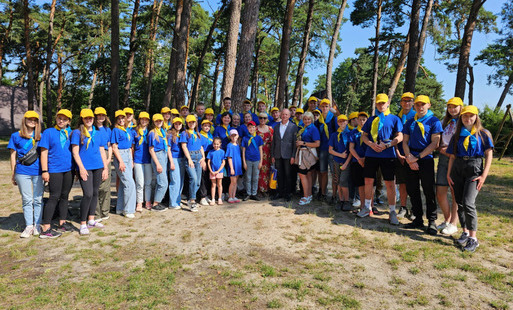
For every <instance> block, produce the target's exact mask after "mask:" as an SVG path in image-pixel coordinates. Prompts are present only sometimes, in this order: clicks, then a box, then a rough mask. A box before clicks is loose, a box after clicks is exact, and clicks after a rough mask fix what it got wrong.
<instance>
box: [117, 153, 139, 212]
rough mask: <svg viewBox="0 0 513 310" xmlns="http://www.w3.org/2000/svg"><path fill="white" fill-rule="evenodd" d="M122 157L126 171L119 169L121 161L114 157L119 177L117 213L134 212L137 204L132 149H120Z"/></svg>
mask: <svg viewBox="0 0 513 310" xmlns="http://www.w3.org/2000/svg"><path fill="white" fill-rule="evenodd" d="M119 154H120V155H121V159H122V160H123V163H125V166H126V169H125V172H121V171H120V170H119V161H118V160H117V158H114V167H115V168H116V173H117V174H118V177H119V189H118V201H117V203H116V213H124V214H134V213H135V204H136V201H137V199H136V194H135V181H134V178H133V167H132V163H133V161H132V150H131V149H125V150H119Z"/></svg>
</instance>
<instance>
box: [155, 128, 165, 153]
mask: <svg viewBox="0 0 513 310" xmlns="http://www.w3.org/2000/svg"><path fill="white" fill-rule="evenodd" d="M154 130H155V133H156V134H157V136H159V137H161V138H162V139H164V149H165V150H166V151H167V139H166V137H165V135H164V133H165V132H162V131H164V130H165V129H164V128H162V127H161V128H158V127H155V129H154Z"/></svg>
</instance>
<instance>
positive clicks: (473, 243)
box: [463, 238, 479, 253]
mask: <svg viewBox="0 0 513 310" xmlns="http://www.w3.org/2000/svg"><path fill="white" fill-rule="evenodd" d="M477 247H479V242H478V241H477V239H475V238H468V241H467V245H465V247H464V248H463V251H467V252H470V253H474V252H475V250H476V249H477Z"/></svg>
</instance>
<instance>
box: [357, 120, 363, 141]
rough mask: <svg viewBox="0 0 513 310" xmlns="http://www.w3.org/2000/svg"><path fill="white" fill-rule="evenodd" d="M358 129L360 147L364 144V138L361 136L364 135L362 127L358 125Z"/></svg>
mask: <svg viewBox="0 0 513 310" xmlns="http://www.w3.org/2000/svg"><path fill="white" fill-rule="evenodd" d="M356 129H357V130H358V132H359V133H360V145H362V143H363V137H362V136H361V135H362V132H363V130H362V127H361V126H360V125H358V126H357V127H356Z"/></svg>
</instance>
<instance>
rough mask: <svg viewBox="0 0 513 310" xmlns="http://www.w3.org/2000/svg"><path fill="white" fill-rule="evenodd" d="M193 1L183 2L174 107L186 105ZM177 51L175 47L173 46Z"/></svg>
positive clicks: (177, 50)
mask: <svg viewBox="0 0 513 310" xmlns="http://www.w3.org/2000/svg"><path fill="white" fill-rule="evenodd" d="M191 11H192V0H184V1H183V11H182V17H181V21H180V29H179V31H178V33H177V35H178V40H177V45H176V79H175V91H174V99H175V100H174V102H173V106H175V107H181V106H182V105H185V91H186V85H185V78H186V76H185V74H186V68H187V49H188V41H189V40H188V38H189V25H190V20H191ZM173 49H175V46H173Z"/></svg>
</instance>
